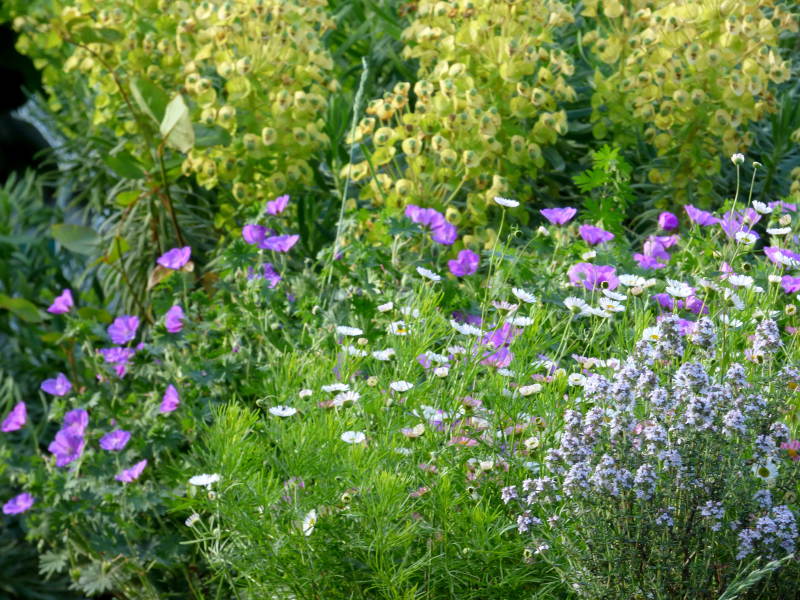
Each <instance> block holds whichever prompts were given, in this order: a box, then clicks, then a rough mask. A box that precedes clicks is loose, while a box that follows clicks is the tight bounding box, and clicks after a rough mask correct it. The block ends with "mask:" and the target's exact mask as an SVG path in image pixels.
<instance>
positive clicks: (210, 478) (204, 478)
mask: <svg viewBox="0 0 800 600" xmlns="http://www.w3.org/2000/svg"><path fill="white" fill-rule="evenodd" d="M219 480H220V476H219V474H217V473H211V474H208V473H202V474H200V475H195V476H193V477H190V478H189V483H191V484H192V485H198V486H200V485H204V486H206V487H207V488H208V487H211V486H212V485H213V484H215V483H217V482H218V481H219Z"/></svg>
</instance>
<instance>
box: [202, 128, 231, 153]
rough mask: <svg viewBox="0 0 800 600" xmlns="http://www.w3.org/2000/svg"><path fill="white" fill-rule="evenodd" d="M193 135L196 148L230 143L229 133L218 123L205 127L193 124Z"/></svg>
mask: <svg viewBox="0 0 800 600" xmlns="http://www.w3.org/2000/svg"><path fill="white" fill-rule="evenodd" d="M194 135H195V142H194V145H195V147H196V148H208V147H209V146H227V145H228V144H230V143H231V134H230V133H228V132H227V131H226V130H225V129H223V128H222V127H220V126H219V125H214V126H212V127H206V126H205V125H198V124H197V123H195V124H194Z"/></svg>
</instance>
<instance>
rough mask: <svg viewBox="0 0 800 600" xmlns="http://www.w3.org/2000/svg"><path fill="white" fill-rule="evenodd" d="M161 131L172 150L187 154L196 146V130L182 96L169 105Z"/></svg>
mask: <svg viewBox="0 0 800 600" xmlns="http://www.w3.org/2000/svg"><path fill="white" fill-rule="evenodd" d="M160 129H161V135H162V136H163V137H164V139H165V140H166V142H167V145H168V146H170V147H171V148H175V149H176V150H178V151H180V152H183V153H186V152H189V150H191V149H192V147H193V146H194V129H193V128H192V120H191V119H190V118H189V107H188V106H186V103H185V102H184V101H183V96H181V95H180V94H178V95H177V96H175V97H174V98H173V99H172V100H171V101H170V103H169V104H168V105H167V110H166V112H165V113H164V119H163V120H162V121H161V127H160Z"/></svg>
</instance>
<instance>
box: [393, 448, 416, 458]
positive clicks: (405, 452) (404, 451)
mask: <svg viewBox="0 0 800 600" xmlns="http://www.w3.org/2000/svg"><path fill="white" fill-rule="evenodd" d="M394 451H395V452H397V453H398V454H402V455H403V456H410V455H411V454H412V450H411V448H402V447H400V448H395V449H394Z"/></svg>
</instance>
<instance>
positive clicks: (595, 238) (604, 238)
mask: <svg viewBox="0 0 800 600" xmlns="http://www.w3.org/2000/svg"><path fill="white" fill-rule="evenodd" d="M578 233H580V235H581V237H582V238H583V241H584V242H586V243H587V244H589V245H591V246H596V245H597V244H604V243H605V242H610V241H611V240H613V239H614V234H613V233H611V232H610V231H606V230H605V229H601V228H600V227H595V226H594V225H581V226H580V227H579V228H578Z"/></svg>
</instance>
